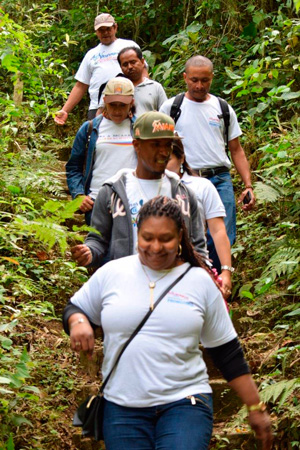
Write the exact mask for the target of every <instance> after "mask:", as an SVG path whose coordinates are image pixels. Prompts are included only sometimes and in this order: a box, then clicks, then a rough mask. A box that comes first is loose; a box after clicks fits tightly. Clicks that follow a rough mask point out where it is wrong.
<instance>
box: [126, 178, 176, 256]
mask: <svg viewBox="0 0 300 450" xmlns="http://www.w3.org/2000/svg"><path fill="white" fill-rule="evenodd" d="M165 172H166V173H167V175H168V176H166V175H165V174H164V175H163V177H162V178H161V179H159V180H141V179H140V178H139V179H137V177H136V176H134V175H133V171H128V173H127V175H126V195H127V198H128V203H129V208H130V212H131V223H132V230H133V252H134V253H136V241H137V226H136V218H137V214H138V212H139V210H140V209H141V207H142V206H143V204H144V203H146V202H147V201H148V200H150V199H151V198H154V197H156V196H157V195H165V196H166V197H171V196H172V191H171V182H170V179H169V177H172V178H177V176H176V177H174V174H173V173H172V172H169V171H168V170H166V171H165ZM175 175H176V174H175Z"/></svg>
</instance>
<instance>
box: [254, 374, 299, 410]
mask: <svg viewBox="0 0 300 450" xmlns="http://www.w3.org/2000/svg"><path fill="white" fill-rule="evenodd" d="M299 387H300V378H293V379H292V380H282V381H278V382H277V383H274V384H270V385H268V386H267V387H265V388H264V389H263V390H261V391H260V393H259V396H260V398H261V400H262V401H263V402H265V403H267V402H270V401H272V402H273V403H275V402H276V401H277V400H278V399H280V401H279V404H278V405H279V406H282V405H283V403H284V402H285V400H286V399H287V398H288V397H289V396H290V395H291V394H292V393H293V391H294V390H295V389H297V388H299Z"/></svg>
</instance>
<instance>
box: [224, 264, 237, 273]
mask: <svg viewBox="0 0 300 450" xmlns="http://www.w3.org/2000/svg"><path fill="white" fill-rule="evenodd" d="M221 270H229V272H231V273H233V272H234V271H235V268H234V267H231V266H226V265H224V266H221Z"/></svg>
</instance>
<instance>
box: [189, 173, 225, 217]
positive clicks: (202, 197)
mask: <svg viewBox="0 0 300 450" xmlns="http://www.w3.org/2000/svg"><path fill="white" fill-rule="evenodd" d="M181 181H182V182H183V183H184V184H185V185H186V186H187V187H188V188H190V189H191V190H192V191H194V192H195V194H196V197H197V200H198V202H199V203H200V212H201V218H202V221H203V223H205V222H206V220H208V219H214V218H215V217H226V212H225V207H224V205H223V202H222V200H221V198H220V196H219V193H218V191H217V189H216V188H215V186H214V185H213V184H212V183H211V182H210V181H209V180H208V179H207V178H201V177H194V176H192V175H188V174H187V173H186V172H185V173H184V174H183V176H182V178H181Z"/></svg>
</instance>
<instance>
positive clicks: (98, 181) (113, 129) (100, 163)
mask: <svg viewBox="0 0 300 450" xmlns="http://www.w3.org/2000/svg"><path fill="white" fill-rule="evenodd" d="M130 130H131V123H130V120H129V119H125V120H123V122H121V123H119V124H117V123H114V122H113V121H112V120H109V119H106V118H105V117H103V119H102V121H101V123H100V127H99V132H98V139H97V142H96V148H95V157H94V164H93V173H92V180H91V186H90V189H91V193H90V194H89V195H90V196H91V197H92V198H93V199H95V198H96V197H97V194H98V191H99V189H100V187H101V186H102V184H103V183H104V181H106V180H107V179H108V178H110V177H112V176H113V175H114V174H115V173H116V172H118V171H119V170H120V169H122V168H124V167H128V168H129V169H134V168H135V167H136V164H137V157H136V153H135V150H134V147H133V145H132V136H131V132H130Z"/></svg>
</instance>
